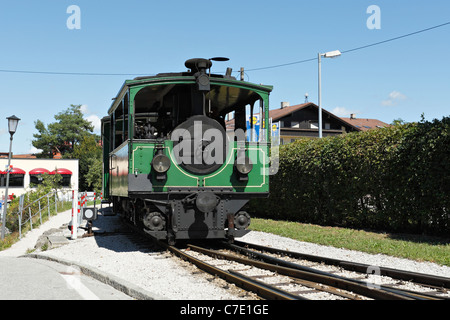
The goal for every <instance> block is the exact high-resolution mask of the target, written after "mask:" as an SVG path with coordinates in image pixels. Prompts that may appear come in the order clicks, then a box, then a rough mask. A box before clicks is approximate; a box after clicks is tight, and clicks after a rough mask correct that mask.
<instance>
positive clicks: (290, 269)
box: [189, 245, 417, 300]
mask: <svg viewBox="0 0 450 320" xmlns="http://www.w3.org/2000/svg"><path fill="white" fill-rule="evenodd" d="M230 246H231V247H233V245H230ZM189 247H190V248H191V249H194V250H196V251H199V252H202V253H204V254H208V255H210V256H215V257H223V259H227V260H233V261H236V262H239V263H243V264H247V265H252V266H255V267H258V268H262V269H267V270H270V271H275V272H278V273H279V274H283V275H286V276H290V277H293V278H298V279H302V280H307V281H313V282H318V283H322V284H325V285H327V286H330V287H333V288H338V289H342V290H346V291H351V292H353V293H357V294H360V295H363V296H366V297H369V298H372V299H382V300H413V299H417V298H416V297H412V296H405V295H404V294H398V293H396V292H389V291H386V290H380V289H378V288H374V287H373V286H368V285H367V284H366V283H357V282H354V281H351V280H350V279H345V278H342V277H336V276H334V275H331V274H326V273H323V274H319V273H315V272H313V269H311V270H300V269H298V268H296V267H295V266H296V265H295V264H290V263H287V262H286V264H287V265H281V263H280V262H282V260H279V261H275V263H273V262H267V261H266V262H263V261H257V260H253V259H246V258H242V257H238V256H233V255H227V254H223V253H219V252H217V251H213V250H209V249H205V248H201V247H198V246H194V245H189ZM273 261H274V260H273Z"/></svg>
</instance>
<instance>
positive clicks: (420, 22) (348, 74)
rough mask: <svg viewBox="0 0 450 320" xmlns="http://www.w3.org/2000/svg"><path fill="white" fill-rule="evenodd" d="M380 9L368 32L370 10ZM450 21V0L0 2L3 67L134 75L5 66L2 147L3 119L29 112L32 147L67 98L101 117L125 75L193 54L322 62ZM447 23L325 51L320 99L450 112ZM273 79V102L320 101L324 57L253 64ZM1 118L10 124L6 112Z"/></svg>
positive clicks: (23, 147) (173, 65) (0, 130)
mask: <svg viewBox="0 0 450 320" xmlns="http://www.w3.org/2000/svg"><path fill="white" fill-rule="evenodd" d="M71 5H77V6H78V7H79V8H80V26H81V29H69V28H68V27H67V20H68V19H69V18H70V17H71V13H67V8H68V7H69V6H71ZM370 5H377V6H378V7H379V8H380V11H381V19H380V21H381V29H374V30H371V29H369V28H368V27H367V24H366V22H367V20H368V19H369V17H370V16H371V14H368V13H367V12H366V11H367V8H368V7H369V6H370ZM446 22H450V2H449V1H448V0H430V1H415V0H395V1H385V0H370V1H366V0H342V1H332V0H316V1H299V0H293V1H288V0H279V1H265V0H255V1H254V0H240V1H235V0H228V1H215V0H209V1H207V0H189V1H187V0H184V1H178V0H164V1H156V0H149V1H143V0H127V1H115V0H110V1H100V0H98V1H92V0H90V1H87V0H41V1H32V0H18V1H2V2H1V4H0V39H1V50H0V57H1V58H0V70H15V71H21V70H22V71H45V72H63V73H64V72H68V73H70V72H76V73H106V74H117V73H119V74H130V75H128V76H125V75H117V76H108V75H103V76H99V75H98V76H80V75H51V74H39V73H38V74H29V73H12V72H0V97H1V102H0V110H1V116H0V151H2V152H7V151H8V146H9V134H8V133H7V120H6V117H8V116H10V115H12V114H14V115H16V116H18V117H19V118H21V119H22V121H21V122H20V124H19V129H18V131H17V133H16V134H15V136H14V144H13V152H14V153H16V154H19V153H28V152H30V150H32V145H31V141H32V139H33V136H32V135H33V133H36V130H35V127H34V121H35V120H36V119H40V120H42V121H43V122H44V123H45V124H48V123H51V122H53V121H54V115H55V114H57V113H58V112H61V111H64V110H65V109H67V108H68V107H69V106H70V104H81V105H83V106H84V107H83V111H84V112H85V117H86V118H88V119H90V120H92V121H94V122H95V123H98V119H99V118H102V117H103V116H105V115H106V112H107V110H108V108H109V106H110V105H111V98H113V97H114V96H115V95H116V94H117V92H118V90H119V88H120V87H121V85H122V84H123V82H124V81H125V80H126V79H130V78H133V77H134V76H135V75H137V74H156V73H159V72H172V71H184V70H185V67H184V61H185V60H187V59H189V58H194V57H204V58H210V57H214V56H226V57H229V58H230V61H229V62H225V63H224V62H216V63H215V64H214V66H213V72H224V71H225V70H226V67H232V68H233V70H234V71H238V70H239V68H240V67H244V68H245V69H246V70H251V69H257V68H262V67H268V66H273V65H278V64H284V63H290V62H295V61H300V60H306V59H311V58H316V57H317V53H318V52H327V51H332V50H337V49H339V50H341V51H346V50H349V49H352V48H356V47H360V46H364V45H367V44H371V43H376V42H379V41H383V40H386V39H390V38H394V37H398V36H401V35H404V34H408V33H411V32H415V31H418V30H422V29H426V28H429V27H433V26H436V25H439V24H443V23H446ZM449 35H450V25H447V26H444V27H442V28H437V29H434V30H431V31H428V32H424V33H421V34H417V35H414V36H411V37H407V38H403V39H399V40H397V41H392V42H389V43H385V44H382V45H379V46H374V47H370V48H366V49H362V50H358V51H353V52H349V53H345V54H343V55H342V56H341V57H339V58H337V59H325V60H323V64H322V90H323V91H322V104H323V107H324V108H325V109H327V110H329V111H332V112H335V113H336V114H338V115H340V116H349V115H350V113H356V115H357V116H358V117H360V118H374V119H379V120H382V121H384V122H387V123H391V122H392V121H393V120H394V119H398V118H401V119H403V120H405V121H408V122H411V121H419V120H420V118H421V114H422V113H424V114H425V118H426V119H427V120H432V119H434V118H438V119H441V118H442V117H444V116H449V115H450V106H449V102H448V100H449V99H448V93H449V91H450V81H449V80H450V63H449V60H448V57H449V56H450V55H449V54H450V41H449V40H450V37H449ZM246 80H249V81H251V82H255V83H263V84H269V85H273V86H274V91H273V93H272V95H271V109H275V108H279V107H280V103H281V102H282V101H288V102H290V103H291V105H294V104H299V103H303V102H304V95H305V93H308V94H309V101H311V102H315V103H317V100H318V98H317V96H318V93H317V61H310V62H306V63H300V64H294V65H290V66H285V67H279V68H272V69H264V70H257V71H256V70H255V71H248V72H246ZM2 119H3V120H2Z"/></svg>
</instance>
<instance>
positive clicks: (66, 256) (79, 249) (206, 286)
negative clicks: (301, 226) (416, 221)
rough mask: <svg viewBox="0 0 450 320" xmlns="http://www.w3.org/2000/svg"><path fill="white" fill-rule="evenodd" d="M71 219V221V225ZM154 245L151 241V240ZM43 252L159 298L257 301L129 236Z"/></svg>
mask: <svg viewBox="0 0 450 320" xmlns="http://www.w3.org/2000/svg"><path fill="white" fill-rule="evenodd" d="M68 222H69V221H67V223H68ZM118 230H123V226H122V224H121V222H120V220H119V217H117V216H102V215H99V219H98V220H97V221H95V222H94V231H96V232H115V231H118ZM58 235H63V236H65V237H69V235H70V234H69V231H68V230H67V228H66V227H63V228H61V229H59V230H56V231H55V233H53V236H58ZM239 240H242V241H245V242H250V243H255V244H261V245H265V246H271V247H274V248H280V249H284V250H290V251H296V252H302V253H306V254H312V255H321V256H327V257H331V258H336V259H343V260H348V261H354V262H360V263H364V264H369V265H373V266H384V267H390V268H398V269H402V270H408V271H413V272H420V273H426V274H432V275H438V276H442V277H450V267H446V266H440V265H437V264H434V263H428V262H416V261H411V260H406V259H400V258H394V257H390V256H386V255H381V254H378V255H372V254H366V253H361V252H356V251H350V250H344V249H337V248H333V247H327V246H320V245H315V244H311V243H305V242H300V241H295V240H292V239H287V238H283V237H280V236H276V235H272V234H267V233H263V232H256V231H252V232H250V233H249V234H248V235H246V236H245V237H243V238H241V239H239ZM149 243H150V241H149ZM37 251H38V255H39V256H41V257H42V256H45V257H49V258H51V259H55V260H58V259H61V260H64V261H66V262H67V261H69V262H72V263H74V264H81V265H83V266H86V267H89V266H90V267H92V268H93V269H95V270H97V271H99V272H104V273H105V274H108V275H111V276H113V277H116V278H118V279H123V280H124V282H125V283H130V284H132V285H134V286H136V287H139V288H142V289H143V290H144V291H145V292H148V293H149V294H150V295H151V294H153V296H154V298H155V299H174V300H237V299H239V300H244V299H255V296H254V295H252V294H248V293H246V292H244V291H242V290H241V289H239V288H237V287H235V286H234V285H229V284H227V283H225V282H224V281H222V280H221V279H217V278H215V277H214V276H211V275H208V274H205V273H204V272H202V271H199V270H197V269H196V268H194V267H193V266H191V265H190V264H189V263H187V262H184V261H182V260H181V259H179V258H177V257H174V256H172V255H171V254H169V253H167V252H164V251H163V252H161V251H158V250H157V249H155V248H154V247H153V246H151V245H150V244H149V245H148V246H147V245H145V244H143V243H142V241H140V242H138V241H135V240H133V239H132V237H131V236H129V235H124V234H119V235H109V236H96V237H85V238H83V237H78V239H77V240H70V241H69V243H68V244H66V245H62V246H60V247H56V248H52V247H50V250H47V251H42V252H39V250H37Z"/></svg>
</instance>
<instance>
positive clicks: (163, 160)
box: [152, 154, 170, 173]
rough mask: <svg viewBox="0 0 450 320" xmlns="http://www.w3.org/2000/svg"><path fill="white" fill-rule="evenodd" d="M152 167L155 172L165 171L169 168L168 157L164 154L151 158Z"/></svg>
mask: <svg viewBox="0 0 450 320" xmlns="http://www.w3.org/2000/svg"><path fill="white" fill-rule="evenodd" d="M152 167H153V169H154V170H155V171H156V172H157V173H166V172H167V171H168V170H169V168H170V159H169V158H168V157H167V156H166V155H165V154H158V155H156V156H155V157H154V158H153V161H152Z"/></svg>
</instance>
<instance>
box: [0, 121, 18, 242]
mask: <svg viewBox="0 0 450 320" xmlns="http://www.w3.org/2000/svg"><path fill="white" fill-rule="evenodd" d="M6 119H8V131H9V134H10V135H11V138H10V142H9V154H8V167H7V169H6V190H5V201H4V203H3V206H4V208H3V218H2V240H4V239H5V229H6V212H7V211H6V208H7V207H8V188H9V173H10V170H9V167H10V166H11V152H12V151H11V150H12V141H13V135H14V133H16V130H17V125H18V124H19V121H20V119H19V118H17V117H16V116H11V117H8V118H6Z"/></svg>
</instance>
